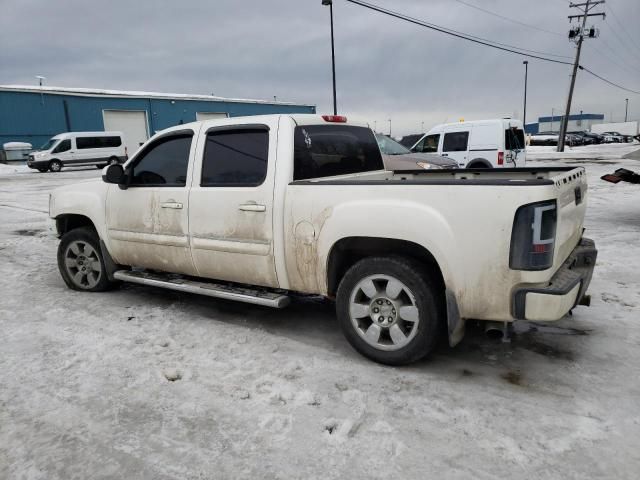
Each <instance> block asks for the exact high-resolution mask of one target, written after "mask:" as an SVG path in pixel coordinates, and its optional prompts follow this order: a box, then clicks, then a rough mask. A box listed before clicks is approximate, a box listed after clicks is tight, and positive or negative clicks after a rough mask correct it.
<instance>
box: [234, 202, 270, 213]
mask: <svg viewBox="0 0 640 480" xmlns="http://www.w3.org/2000/svg"><path fill="white" fill-rule="evenodd" d="M238 208H239V209H240V210H242V211H243V212H265V211H266V210H267V207H265V206H264V205H258V204H257V203H244V204H242V205H240V206H239V207H238Z"/></svg>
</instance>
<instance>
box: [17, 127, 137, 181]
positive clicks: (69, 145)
mask: <svg viewBox="0 0 640 480" xmlns="http://www.w3.org/2000/svg"><path fill="white" fill-rule="evenodd" d="M126 160H127V149H126V147H125V146H124V143H123V141H122V133H121V132H69V133H61V134H59V135H56V136H55V137H53V138H51V139H50V140H49V141H47V143H45V144H44V145H43V146H42V147H40V149H39V150H36V151H34V152H32V153H30V154H29V157H28V160H27V166H28V167H29V168H34V169H37V170H39V171H41V172H46V171H47V170H49V171H51V172H59V171H60V170H61V169H62V167H63V166H65V167H79V166H83V165H95V166H97V167H98V168H103V167H104V166H105V165H108V164H115V163H124V162H125V161H126Z"/></svg>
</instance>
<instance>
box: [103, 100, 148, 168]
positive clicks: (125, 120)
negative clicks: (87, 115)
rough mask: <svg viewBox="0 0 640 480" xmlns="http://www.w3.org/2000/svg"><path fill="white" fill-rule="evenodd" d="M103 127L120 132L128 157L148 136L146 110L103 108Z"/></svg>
mask: <svg viewBox="0 0 640 480" xmlns="http://www.w3.org/2000/svg"><path fill="white" fill-rule="evenodd" d="M102 116H103V119H104V129H105V131H108V132H112V131H115V132H122V135H123V137H124V138H123V140H124V144H125V146H126V147H127V153H128V154H129V158H131V155H133V154H134V153H135V152H136V150H138V148H139V147H140V145H141V144H143V143H144V142H146V141H147V139H148V138H149V128H148V126H147V112H146V111H132V110H103V111H102Z"/></svg>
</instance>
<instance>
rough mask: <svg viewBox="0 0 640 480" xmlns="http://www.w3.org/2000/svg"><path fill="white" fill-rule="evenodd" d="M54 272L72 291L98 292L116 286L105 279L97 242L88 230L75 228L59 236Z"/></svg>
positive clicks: (95, 234) (87, 228) (93, 234)
mask: <svg viewBox="0 0 640 480" xmlns="http://www.w3.org/2000/svg"><path fill="white" fill-rule="evenodd" d="M58 269H59V270H60V274H61V275H62V278H63V280H64V282H65V283H66V284H67V286H68V287H69V288H71V289H73V290H83V291H88V292H101V291H104V290H108V289H110V288H112V287H113V286H114V285H115V284H116V282H112V281H110V280H109V278H108V277H107V274H106V268H105V263H104V258H103V257H102V252H101V250H100V240H99V238H98V235H97V233H96V232H95V230H93V229H92V228H89V227H81V228H76V229H74V230H71V231H69V232H67V233H65V234H64V235H63V236H62V240H61V241H60V245H58Z"/></svg>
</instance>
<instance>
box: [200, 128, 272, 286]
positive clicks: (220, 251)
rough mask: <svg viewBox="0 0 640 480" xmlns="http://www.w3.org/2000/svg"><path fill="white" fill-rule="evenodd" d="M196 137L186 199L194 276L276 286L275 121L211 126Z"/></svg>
mask: <svg viewBox="0 0 640 480" xmlns="http://www.w3.org/2000/svg"><path fill="white" fill-rule="evenodd" d="M204 125H205V126H203V132H202V134H201V135H200V137H199V139H198V149H197V150H198V153H197V160H196V170H195V172H196V174H195V175H194V178H193V181H192V186H191V193H190V197H189V204H190V208H189V232H190V237H191V254H192V256H193V261H194V264H195V267H196V269H197V271H198V275H200V276H202V277H207V278H213V279H219V280H227V281H233V282H239V283H247V284H254V285H262V286H269V287H277V286H278V281H277V278H276V273H275V262H274V258H273V188H274V174H275V161H276V139H277V128H278V123H277V119H273V120H271V119H268V120H264V121H262V120H261V122H260V123H256V124H238V125H225V126H223V127H220V126H215V124H214V123H213V122H212V123H211V125H212V126H211V127H210V128H209V129H208V130H205V129H206V125H207V124H206V123H205V124H204Z"/></svg>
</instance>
